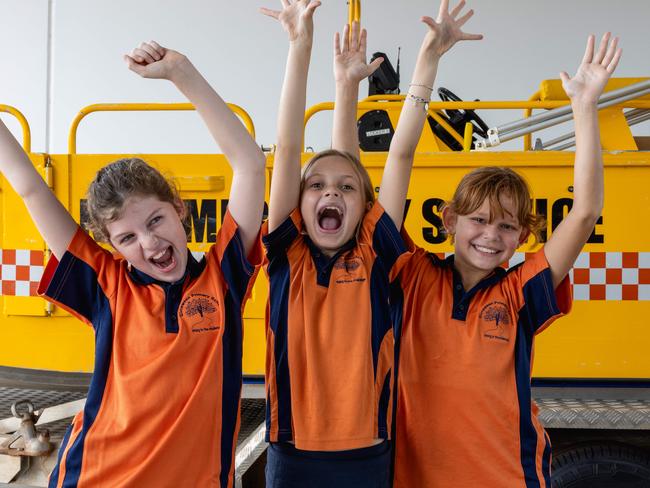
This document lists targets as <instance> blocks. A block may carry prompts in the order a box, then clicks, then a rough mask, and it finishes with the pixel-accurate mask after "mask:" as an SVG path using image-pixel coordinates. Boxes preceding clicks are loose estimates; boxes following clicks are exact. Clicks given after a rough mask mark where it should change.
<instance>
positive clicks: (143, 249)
mask: <svg viewBox="0 0 650 488" xmlns="http://www.w3.org/2000/svg"><path fill="white" fill-rule="evenodd" d="M106 229H107V231H108V235H109V239H110V243H111V244H112V246H113V247H114V248H115V250H116V251H117V252H119V253H120V254H121V255H122V256H123V257H124V258H125V259H126V260H127V261H128V262H129V263H131V265H132V266H134V267H135V268H137V269H138V270H140V271H142V272H143V273H146V274H148V275H149V276H151V277H152V278H155V279H157V280H159V281H165V282H168V283H173V282H175V281H178V280H180V279H181V278H182V277H183V275H184V274H185V268H186V267H187V238H186V235H185V229H184V228H183V223H182V222H181V218H180V214H179V210H178V209H177V208H176V207H174V205H172V204H171V203H168V202H163V201H161V200H159V199H158V198H157V197H155V196H152V195H147V196H132V197H129V198H128V199H127V200H126V202H125V203H124V208H123V210H122V215H121V216H120V217H119V218H118V219H117V220H114V221H113V222H110V223H108V224H107V225H106Z"/></svg>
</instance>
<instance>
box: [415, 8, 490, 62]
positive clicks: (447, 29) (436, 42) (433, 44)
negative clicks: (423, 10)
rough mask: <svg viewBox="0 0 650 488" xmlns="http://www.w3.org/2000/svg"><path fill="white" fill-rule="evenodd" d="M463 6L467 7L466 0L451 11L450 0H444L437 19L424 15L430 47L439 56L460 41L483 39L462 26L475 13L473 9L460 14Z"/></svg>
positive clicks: (423, 19) (423, 20)
mask: <svg viewBox="0 0 650 488" xmlns="http://www.w3.org/2000/svg"><path fill="white" fill-rule="evenodd" d="M463 7H465V0H461V1H460V2H459V3H458V5H456V6H455V7H454V8H453V9H452V10H451V12H450V11H449V0H442V1H441V2H440V10H439V11H438V17H437V18H436V20H433V19H432V18H431V17H422V22H424V23H425V24H427V25H428V26H429V33H428V35H427V41H428V44H429V47H430V49H432V50H433V52H434V53H435V54H437V55H438V56H442V55H443V54H444V53H446V52H447V51H449V50H450V49H451V48H452V47H453V46H454V44H456V43H457V42H458V41H478V40H481V39H483V35H481V34H469V33H466V32H463V30H462V27H463V26H464V25H465V23H466V22H467V21H468V20H469V19H471V18H472V16H473V15H474V11H473V10H468V11H467V12H466V13H465V14H463V15H460V14H461V11H462V10H463Z"/></svg>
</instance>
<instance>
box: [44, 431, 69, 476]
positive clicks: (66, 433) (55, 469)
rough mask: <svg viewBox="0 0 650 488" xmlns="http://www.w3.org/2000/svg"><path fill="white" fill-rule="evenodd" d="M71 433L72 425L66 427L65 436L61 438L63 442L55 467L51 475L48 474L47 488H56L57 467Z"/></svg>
mask: <svg viewBox="0 0 650 488" xmlns="http://www.w3.org/2000/svg"><path fill="white" fill-rule="evenodd" d="M71 433H72V424H70V425H69V426H68V429H67V430H66V432H65V435H64V436H63V440H62V441H61V445H60V446H59V454H58V455H57V457H56V466H55V467H54V470H53V471H52V474H50V480H49V482H48V485H47V486H48V488H56V486H57V485H58V484H59V466H60V465H61V458H62V457H63V453H64V452H65V450H66V448H67V447H68V442H69V441H70V434H71Z"/></svg>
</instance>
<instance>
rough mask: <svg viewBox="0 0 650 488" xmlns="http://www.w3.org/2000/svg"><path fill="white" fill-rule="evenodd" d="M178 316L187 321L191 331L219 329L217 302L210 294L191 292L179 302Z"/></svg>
mask: <svg viewBox="0 0 650 488" xmlns="http://www.w3.org/2000/svg"><path fill="white" fill-rule="evenodd" d="M180 316H181V318H185V320H186V321H187V322H188V323H189V325H190V326H191V327H192V332H208V331H211V330H219V324H218V319H219V302H218V301H217V300H216V298H214V297H211V296H210V295H204V294H203V293H193V294H191V295H190V296H188V297H187V298H186V299H185V300H183V303H181V309H180Z"/></svg>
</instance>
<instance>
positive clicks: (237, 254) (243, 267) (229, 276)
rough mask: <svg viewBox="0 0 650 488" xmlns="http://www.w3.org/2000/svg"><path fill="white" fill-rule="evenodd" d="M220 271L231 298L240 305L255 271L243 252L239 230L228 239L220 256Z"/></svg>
mask: <svg viewBox="0 0 650 488" xmlns="http://www.w3.org/2000/svg"><path fill="white" fill-rule="evenodd" d="M221 271H222V273H223V277H224V279H225V280H226V283H227V284H228V289H229V290H230V291H231V292H232V296H233V299H234V300H235V302H236V303H238V304H239V306H241V304H242V303H243V301H244V297H245V296H246V290H248V285H249V284H250V281H251V278H252V277H253V274H254V273H255V267H254V266H253V265H252V264H251V263H249V262H248V259H247V258H246V255H245V254H244V246H243V244H242V241H241V237H240V235H239V230H237V231H236V232H235V235H234V236H233V237H232V239H230V242H229V243H228V245H227V246H226V249H225V250H224V253H223V257H222V258H221Z"/></svg>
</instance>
